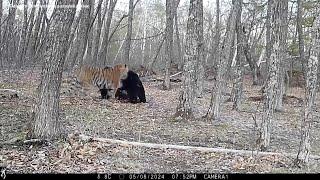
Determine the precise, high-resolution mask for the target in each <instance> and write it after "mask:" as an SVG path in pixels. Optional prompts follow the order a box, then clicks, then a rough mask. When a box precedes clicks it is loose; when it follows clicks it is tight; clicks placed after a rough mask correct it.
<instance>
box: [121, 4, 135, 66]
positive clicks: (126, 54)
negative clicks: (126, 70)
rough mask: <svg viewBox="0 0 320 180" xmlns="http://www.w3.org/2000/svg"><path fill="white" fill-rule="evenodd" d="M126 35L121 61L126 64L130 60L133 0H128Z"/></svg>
mask: <svg viewBox="0 0 320 180" xmlns="http://www.w3.org/2000/svg"><path fill="white" fill-rule="evenodd" d="M128 15H129V16H128V25H127V35H126V40H125V43H124V54H123V61H124V62H126V63H127V64H128V63H129V62H130V49H131V37H132V21H133V0H129V13H128Z"/></svg>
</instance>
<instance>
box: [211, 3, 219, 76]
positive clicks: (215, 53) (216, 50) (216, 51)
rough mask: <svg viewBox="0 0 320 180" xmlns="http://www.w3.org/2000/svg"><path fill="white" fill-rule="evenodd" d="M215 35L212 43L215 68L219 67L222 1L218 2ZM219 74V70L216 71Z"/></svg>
mask: <svg viewBox="0 0 320 180" xmlns="http://www.w3.org/2000/svg"><path fill="white" fill-rule="evenodd" d="M214 29H215V35H214V38H213V40H214V42H213V43H212V44H213V46H212V50H211V56H212V61H213V64H212V65H213V67H217V66H218V63H219V62H218V56H219V55H220V48H219V44H220V37H221V35H220V0H216V24H215V27H214ZM216 72H217V69H216Z"/></svg>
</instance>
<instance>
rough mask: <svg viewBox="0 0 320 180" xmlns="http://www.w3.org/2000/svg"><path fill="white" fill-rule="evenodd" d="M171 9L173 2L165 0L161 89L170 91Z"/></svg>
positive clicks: (171, 56)
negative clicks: (164, 50) (163, 60)
mask: <svg viewBox="0 0 320 180" xmlns="http://www.w3.org/2000/svg"><path fill="white" fill-rule="evenodd" d="M173 8H175V7H174V1H172V0H166V32H165V33H166V34H165V36H166V40H165V41H166V54H165V58H166V66H165V75H164V81H163V89H165V90H168V89H170V77H169V76H170V71H169V69H170V65H171V61H172V60H173Z"/></svg>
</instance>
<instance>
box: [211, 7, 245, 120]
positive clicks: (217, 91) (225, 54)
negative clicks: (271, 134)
mask: <svg viewBox="0 0 320 180" xmlns="http://www.w3.org/2000/svg"><path fill="white" fill-rule="evenodd" d="M239 7H240V1H233V5H232V9H231V11H230V15H229V21H230V22H229V23H228V27H227V30H226V34H225V38H224V40H223V45H222V46H221V49H220V50H219V52H220V56H218V57H217V58H219V59H218V70H217V71H218V72H217V76H216V79H215V82H214V90H213V91H212V96H211V102H210V107H209V109H208V112H207V114H206V116H205V118H207V119H219V118H220V111H221V110H220V109H221V97H222V89H224V88H223V86H224V83H225V81H226V78H225V77H226V71H227V66H228V62H229V59H230V55H231V53H230V52H231V46H232V43H233V42H232V36H233V34H234V33H235V27H236V19H237V17H236V15H237V14H239V13H238V11H239V10H240V8H239Z"/></svg>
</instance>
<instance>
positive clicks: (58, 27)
mask: <svg viewBox="0 0 320 180" xmlns="http://www.w3.org/2000/svg"><path fill="white" fill-rule="evenodd" d="M77 2H78V0H69V1H64V0H57V1H56V5H55V9H54V11H53V13H52V18H51V23H50V27H49V29H48V34H47V36H46V41H45V52H44V54H43V56H42V58H43V68H42V78H41V83H40V85H39V87H38V99H37V104H36V107H35V109H34V113H33V115H34V116H33V118H34V126H33V130H32V135H31V136H32V137H35V138H38V139H55V138H57V137H60V135H61V133H62V127H61V124H60V123H59V115H60V113H59V97H60V86H61V78H62V71H63V64H64V61H65V56H66V53H67V49H66V48H65V47H66V46H67V44H68V37H69V34H70V28H71V24H72V21H73V19H74V15H75V12H76V5H77ZM61 6H74V7H69V8H61Z"/></svg>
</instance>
